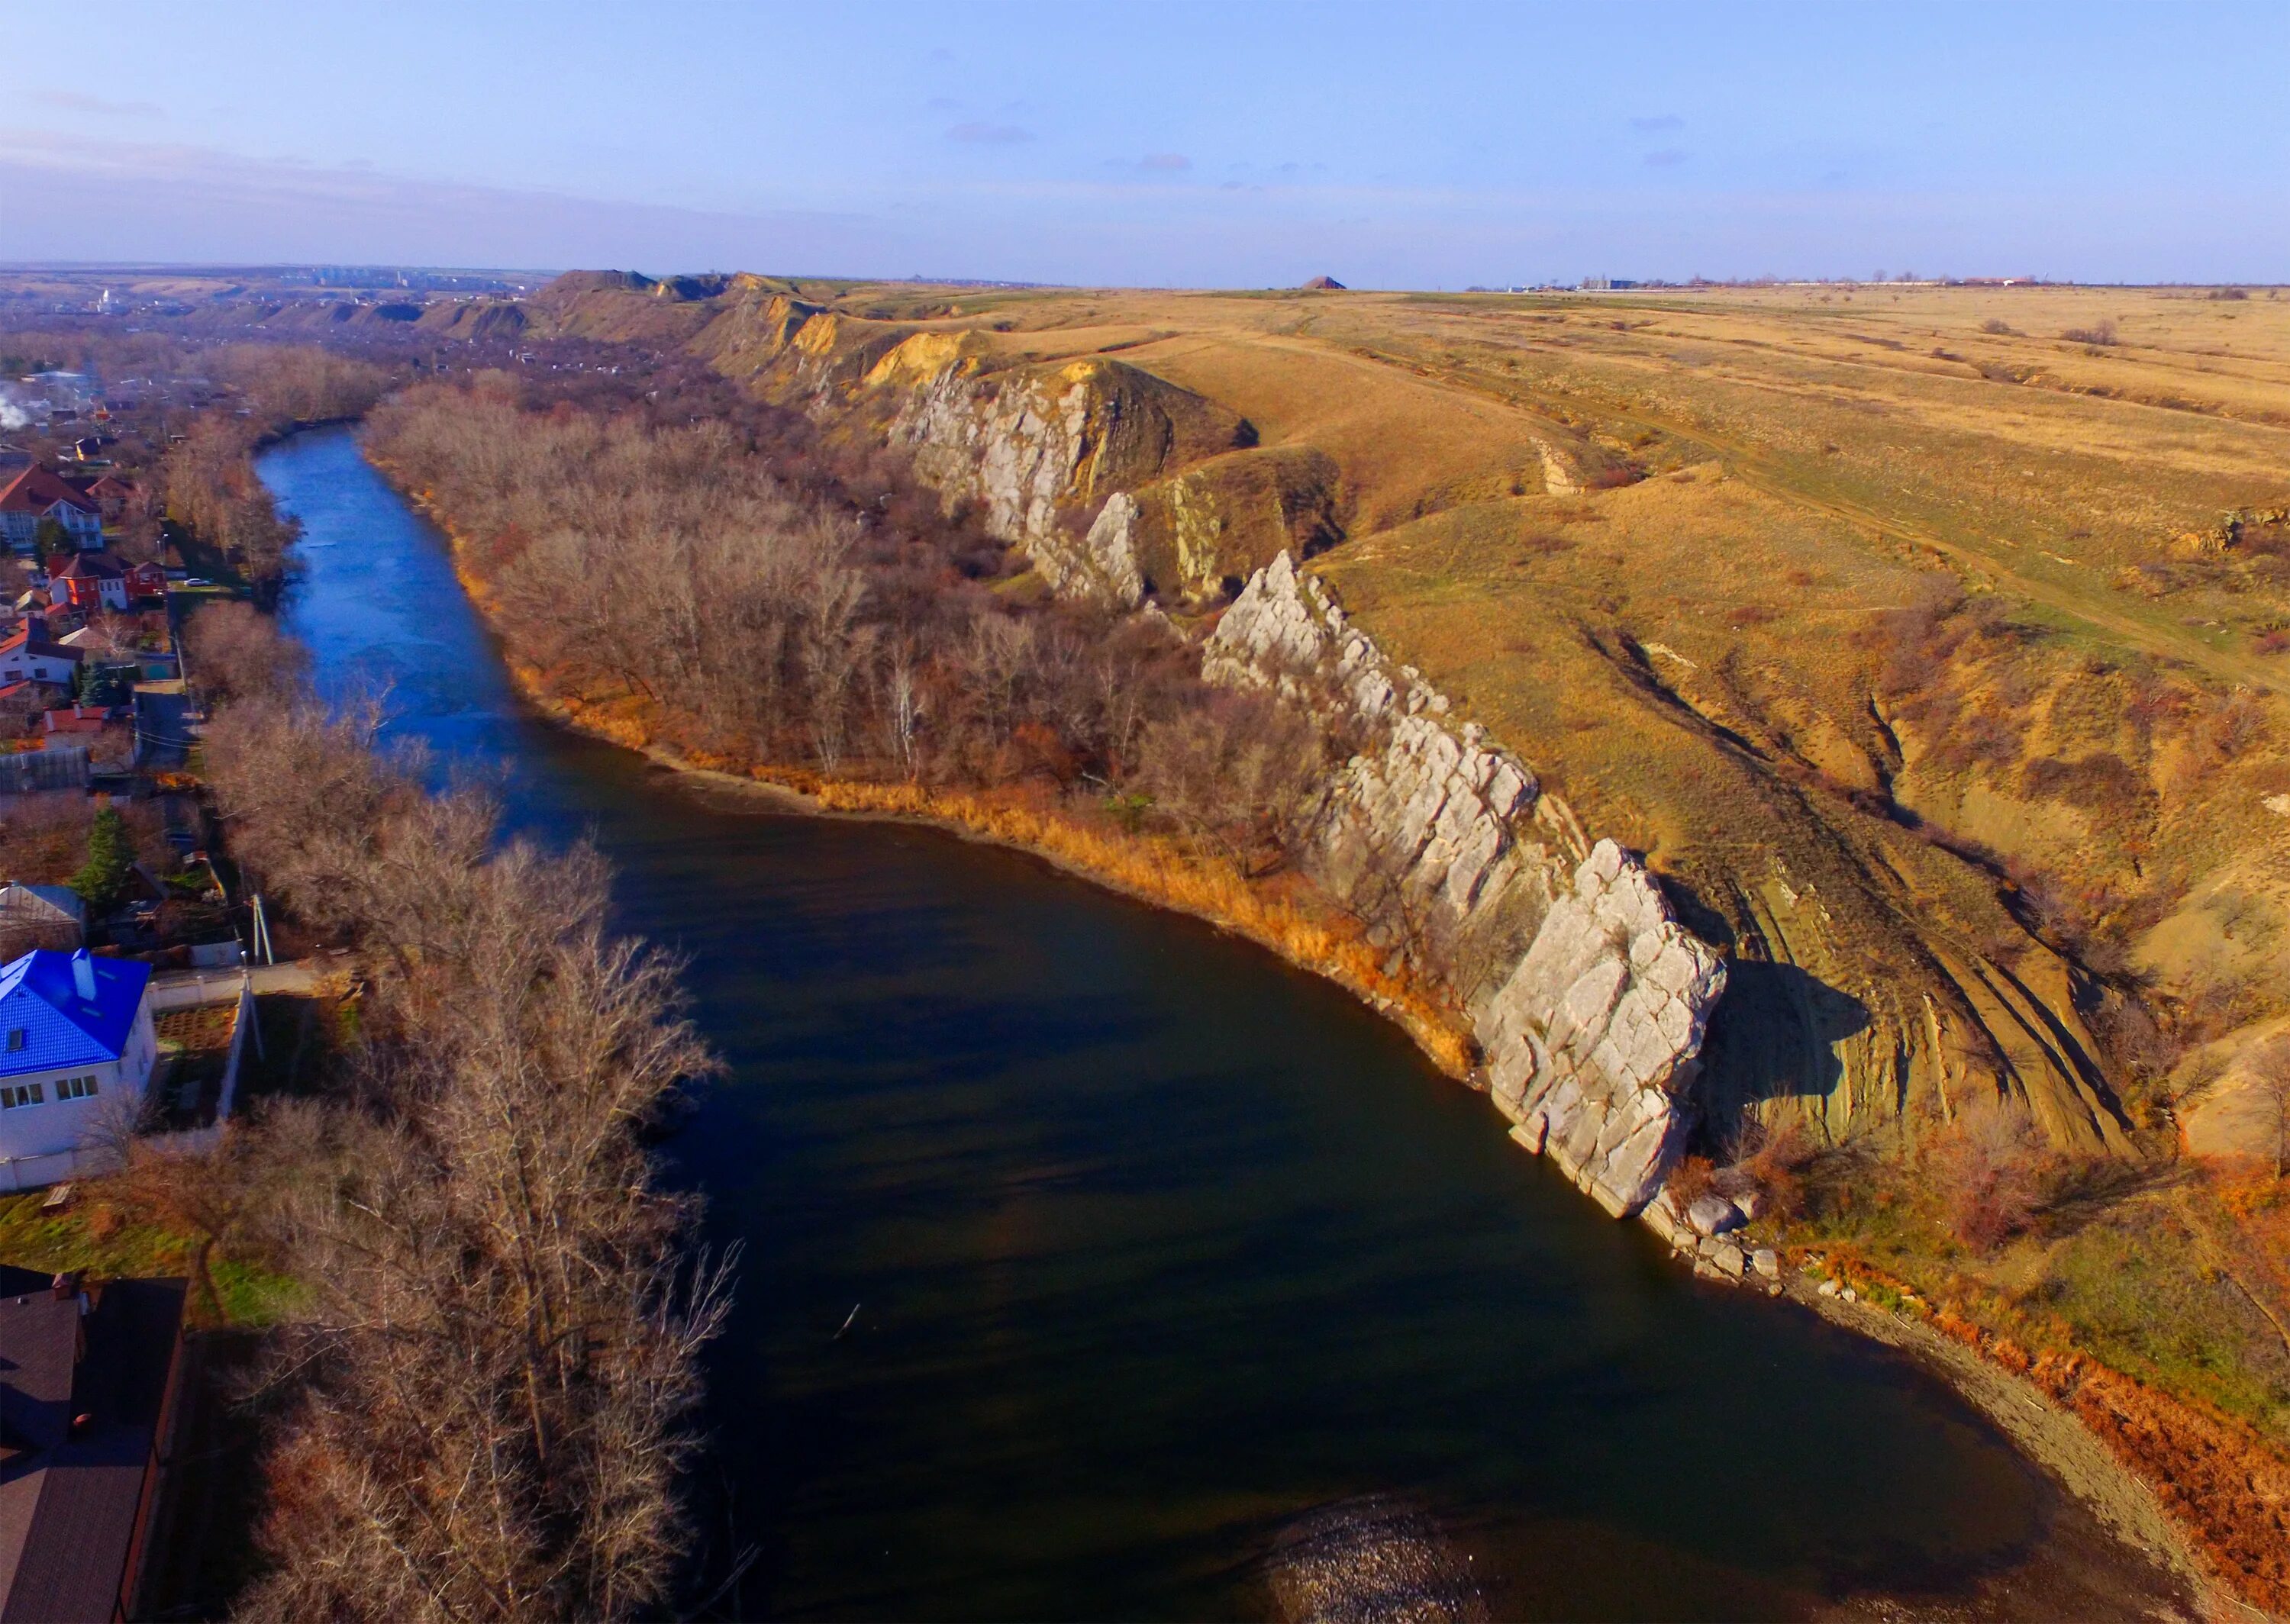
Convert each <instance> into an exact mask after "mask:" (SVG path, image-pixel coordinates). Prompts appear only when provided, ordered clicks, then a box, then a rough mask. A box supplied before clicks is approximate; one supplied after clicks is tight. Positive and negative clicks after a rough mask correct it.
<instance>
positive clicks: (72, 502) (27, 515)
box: [0, 467, 103, 553]
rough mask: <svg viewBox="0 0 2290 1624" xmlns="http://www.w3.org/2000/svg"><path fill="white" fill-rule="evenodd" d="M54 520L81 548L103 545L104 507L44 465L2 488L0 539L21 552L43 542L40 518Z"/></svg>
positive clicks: (29, 469)
mask: <svg viewBox="0 0 2290 1624" xmlns="http://www.w3.org/2000/svg"><path fill="white" fill-rule="evenodd" d="M43 519H53V520H54V521H55V522H56V523H57V524H60V525H62V526H63V528H64V531H65V533H66V534H68V535H69V536H70V537H71V539H72V540H74V541H75V542H76V543H77V544H78V545H79V546H81V547H101V546H102V545H103V507H102V503H101V502H100V500H97V499H96V498H94V497H92V496H90V495H88V494H87V493H86V492H83V491H79V490H76V489H75V488H74V487H72V486H71V485H68V484H65V483H64V481H63V480H62V479H61V478H60V477H59V476H56V475H54V474H51V473H50V472H48V470H47V469H45V468H38V467H34V468H26V469H25V470H24V471H23V472H22V473H20V474H19V475H17V476H16V477H15V478H13V479H12V480H10V481H9V482H8V484H7V485H6V486H5V488H0V540H4V541H5V542H7V544H8V545H9V546H10V547H12V548H15V549H16V550H17V551H18V552H20V553H28V552H31V551H32V550H33V549H34V548H36V546H37V545H38V542H39V534H40V521H41V520H43Z"/></svg>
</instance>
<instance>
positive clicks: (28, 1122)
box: [0, 948, 159, 1189]
mask: <svg viewBox="0 0 2290 1624" xmlns="http://www.w3.org/2000/svg"><path fill="white" fill-rule="evenodd" d="M158 1055H159V1039H158V1035H157V1033H156V1030H155V1028H154V1027H153V1024H152V1019H151V966H150V965H148V964H140V963H138V962H136V961H135V960H132V959H120V958H96V957H93V956H91V955H90V954H89V953H88V951H87V950H86V949H85V948H81V949H80V950H79V951H78V952H76V953H59V952H55V951H53V950H52V949H50V948H34V949H33V950H32V951H31V952H29V953H27V954H25V955H24V956H22V957H21V958H19V959H15V960H13V961H12V962H11V963H9V964H7V965H5V966H4V967H0V1188H14V1189H28V1188H31V1187H33V1186H35V1185H39V1184H48V1183H52V1182H54V1181H55V1180H59V1179H68V1178H70V1177H71V1176H72V1175H73V1173H74V1172H75V1163H76V1160H77V1153H78V1152H80V1151H82V1150H84V1149H96V1148H99V1147H98V1146H97V1144H96V1142H95V1141H96V1140H97V1139H98V1135H97V1132H96V1130H97V1128H98V1125H99V1124H100V1123H101V1121H102V1120H103V1112H104V1109H105V1101H107V1100H127V1101H132V1103H133V1104H134V1105H136V1106H138V1107H140V1105H141V1103H142V1100H143V1096H144V1093H145V1091H146V1090H147V1089H148V1087H149V1086H150V1083H151V1070H152V1067H153V1065H154V1064H155V1063H156V1060H157V1059H158Z"/></svg>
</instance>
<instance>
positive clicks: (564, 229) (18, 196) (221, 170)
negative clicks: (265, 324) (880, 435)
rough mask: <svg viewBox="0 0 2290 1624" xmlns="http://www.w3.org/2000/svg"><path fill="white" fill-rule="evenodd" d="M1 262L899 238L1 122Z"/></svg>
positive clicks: (561, 252)
mask: <svg viewBox="0 0 2290 1624" xmlns="http://www.w3.org/2000/svg"><path fill="white" fill-rule="evenodd" d="M0 196H5V197H6V198H7V199H8V206H7V208H6V209H5V210H4V211H0V260H186V261H193V260H249V259H252V260H288V261H292V260H335V259H356V260H372V261H375V262H379V263H384V264H391V263H396V264H406V263H415V264H439V265H499V266H528V267H531V266H556V265H604V264H637V263H642V264H662V265H698V266H705V265H718V264H725V263H741V264H758V265H761V264H769V265H774V266H788V267H795V266H803V267H806V268H816V269H819V270H821V271H824V270H828V269H830V268H854V267H859V266H862V265H865V264H869V263H871V262H873V261H874V260H876V259H877V257H878V256H881V255H884V254H886V253H893V252H895V253H896V254H897V255H898V256H899V258H901V259H904V258H906V257H908V256H909V252H910V251H911V245H910V244H908V243H907V242H906V241H905V240H904V239H903V238H901V237H898V236H893V235H892V234H891V233H889V232H888V231H886V230H885V228H884V227H883V226H882V224H881V223H880V221H879V220H877V219H875V218H874V217H872V216H869V215H867V214H864V213H856V212H828V211H818V210H791V209H789V210H759V211H757V212H731V211H712V210H706V209H693V208H681V207H676V206H672V205H663V204H636V203H623V202H618V201H614V200H610V199H604V198H594V197H580V196H570V195H567V194H563V193H556V192H549V191H540V190H527V189H519V188H510V187H491V186H483V185H473V184H468V183H466V182H459V181H435V180H421V179H419V178H415V177H409V176H404V175H395V174H390V173H388V172H382V171H378V170H375V169H372V168H371V167H358V168H352V167H349V166H348V165H334V166H329V165H323V164H311V163H308V162H307V161H305V160H300V159H282V160H265V159H259V158H249V157H244V156H238V155H236V154H232V153H225V152H217V151H214V150H212V149H209V148H198V147H188V146H175V145H168V144H162V143H155V142H127V141H101V140H87V139H84V138H81V137H66V136H62V135H59V134H56V133H53V132H47V131H36V130H6V129H0Z"/></svg>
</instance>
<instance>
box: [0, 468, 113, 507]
mask: <svg viewBox="0 0 2290 1624" xmlns="http://www.w3.org/2000/svg"><path fill="white" fill-rule="evenodd" d="M58 502H69V503H70V504H71V505H72V506H73V507H75V508H79V509H81V510H82V511H83V512H87V513H92V512H94V511H95V505H94V504H93V503H92V501H90V500H88V497H87V494H86V493H85V492H81V491H75V490H73V489H72V488H71V487H70V486H69V485H68V484H65V483H64V482H63V481H62V480H60V479H59V478H58V477H56V476H55V475H53V474H51V473H49V472H48V470H47V469H45V468H39V467H33V468H26V469H25V470H24V471H23V472H22V473H20V474H19V475H17V476H16V477H15V478H13V479H12V480H10V481H9V482H8V485H7V488H6V489H5V490H0V513H45V512H46V511H47V510H48V509H49V508H52V507H54V506H55V505H56V504H57V503H58Z"/></svg>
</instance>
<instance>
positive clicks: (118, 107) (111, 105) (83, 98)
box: [32, 90, 164, 118]
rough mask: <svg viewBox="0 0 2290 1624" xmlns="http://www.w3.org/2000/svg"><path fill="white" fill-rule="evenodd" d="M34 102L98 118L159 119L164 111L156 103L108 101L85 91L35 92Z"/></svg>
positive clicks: (65, 111)
mask: <svg viewBox="0 0 2290 1624" xmlns="http://www.w3.org/2000/svg"><path fill="white" fill-rule="evenodd" d="M32 100H34V101H36V102H38V103H39V104H40V105H41V106H42V107H44V108H56V109H57V110H58V111H59V112H64V113H90V114H92V115H94V116H96V117H98V118H157V117H160V116H162V115H163V113H164V108H161V107H160V106H159V104H158V103H157V102H156V101H108V100H105V99H104V98H103V97H101V96H91V95H89V94H87V93H86V92H84V91H68V90H66V91H34V92H32Z"/></svg>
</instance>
